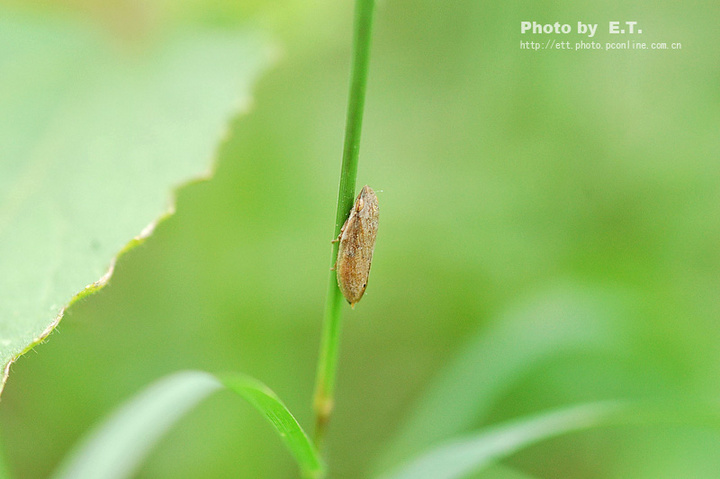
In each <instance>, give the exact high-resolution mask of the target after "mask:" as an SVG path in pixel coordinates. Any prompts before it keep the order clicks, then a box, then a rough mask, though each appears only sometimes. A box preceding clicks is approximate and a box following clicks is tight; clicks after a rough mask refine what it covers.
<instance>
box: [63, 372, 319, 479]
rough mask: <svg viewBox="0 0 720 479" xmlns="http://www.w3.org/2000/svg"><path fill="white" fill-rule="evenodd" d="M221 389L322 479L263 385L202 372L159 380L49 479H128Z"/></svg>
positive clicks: (296, 429)
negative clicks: (261, 419)
mask: <svg viewBox="0 0 720 479" xmlns="http://www.w3.org/2000/svg"><path fill="white" fill-rule="evenodd" d="M223 387H226V388H227V389H230V390H231V391H233V392H235V393H237V394H239V395H240V396H241V397H243V398H244V399H246V400H247V401H248V402H249V403H250V404H252V405H253V406H254V407H255V408H256V409H257V410H258V411H260V412H261V413H263V414H264V415H265V417H266V418H267V419H268V420H269V421H270V422H271V424H272V425H273V427H274V428H275V430H276V431H277V432H278V433H279V435H280V438H281V439H282V441H283V442H284V443H285V445H286V446H287V447H288V449H290V452H291V453H292V454H293V456H295V458H296V460H297V462H298V464H299V465H300V468H301V470H302V471H303V474H304V476H305V477H307V478H317V477H320V476H321V474H322V469H323V468H322V464H321V462H320V459H319V457H318V455H317V454H316V453H315V449H314V448H313V446H312V445H311V444H310V441H309V440H308V438H307V435H306V434H305V432H304V431H303V430H302V428H301V427H300V425H299V424H298V423H297V421H296V420H295V418H294V417H293V416H292V414H290V412H289V411H288V410H287V408H286V407H285V405H284V404H283V403H282V402H281V401H280V399H278V398H277V396H276V395H275V394H274V393H273V392H272V391H271V390H270V389H269V388H267V387H266V386H265V385H264V384H262V383H261V382H259V381H256V380H254V379H252V378H249V377H246V376H242V375H223V376H220V377H216V376H213V375H212V374H209V373H205V372H202V371H183V372H179V373H175V374H173V375H170V376H167V377H165V378H162V379H160V380H159V381H157V382H155V383H154V384H152V385H150V386H149V387H148V388H147V389H145V390H144V391H142V392H141V393H140V394H138V395H137V396H136V397H134V398H133V399H131V400H130V401H129V402H128V403H126V404H125V405H123V406H122V407H121V408H120V409H118V410H117V411H116V412H115V413H113V414H112V415H111V416H110V418H108V419H107V420H106V421H105V422H104V423H102V424H101V425H100V426H99V427H98V428H97V429H95V431H93V432H91V433H90V435H89V436H88V437H87V438H86V439H85V440H84V441H82V442H81V444H79V445H78V446H77V447H76V448H75V450H74V451H72V452H71V453H70V454H69V455H68V457H67V458H66V460H65V462H64V463H63V464H61V465H60V467H59V468H58V470H57V472H56V473H55V475H54V476H53V478H54V479H70V478H72V479H85V478H87V479H121V478H127V477H131V476H132V475H133V474H134V473H135V472H136V471H137V469H138V468H139V466H140V465H141V463H142V461H143V460H144V459H145V458H146V457H147V455H148V454H149V453H150V451H151V450H152V448H153V447H154V446H155V444H156V443H157V442H158V441H159V440H160V439H161V438H162V436H163V435H164V434H165V433H166V432H167V431H168V429H170V427H172V426H173V424H175V423H176V422H177V421H178V420H179V419H181V418H182V417H183V416H184V415H185V414H187V413H188V412H189V411H190V410H191V409H192V408H193V407H194V406H196V405H197V404H198V403H199V402H200V401H202V400H203V399H205V398H207V397H208V396H209V395H210V394H212V393H214V392H216V391H218V390H220V389H223Z"/></svg>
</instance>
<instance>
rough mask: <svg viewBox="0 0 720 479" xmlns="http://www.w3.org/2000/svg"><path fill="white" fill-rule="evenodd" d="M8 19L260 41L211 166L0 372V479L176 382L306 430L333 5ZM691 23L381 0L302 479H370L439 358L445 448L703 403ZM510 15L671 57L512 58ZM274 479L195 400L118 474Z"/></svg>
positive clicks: (642, 11) (665, 6) (719, 245)
mask: <svg viewBox="0 0 720 479" xmlns="http://www.w3.org/2000/svg"><path fill="white" fill-rule="evenodd" d="M11 3H14V4H15V5H16V6H18V5H20V3H22V8H31V9H34V10H42V11H45V10H48V11H50V12H56V13H58V14H60V13H62V14H63V15H65V14H67V13H68V12H71V13H72V14H73V15H81V16H85V17H87V18H89V19H90V20H91V21H94V22H98V23H100V24H102V25H105V27H106V28H108V29H110V30H117V31H118V32H119V33H118V35H123V34H127V32H128V31H130V32H136V31H138V30H149V31H152V30H153V29H161V28H165V27H166V26H167V25H172V24H177V23H188V24H197V25H201V26H203V27H211V28H225V29H227V28H244V27H246V26H251V27H253V28H257V27H258V26H260V27H262V28H265V29H267V30H268V31H269V32H270V33H271V34H272V35H274V36H275V38H276V39H277V42H278V45H279V47H280V48H281V51H282V55H281V57H280V59H279V60H278V62H277V65H276V67H275V68H274V69H273V70H272V71H271V72H270V73H269V74H267V75H266V76H265V77H264V78H263V79H262V80H261V81H260V83H259V84H258V85H257V87H256V93H255V105H254V109H253V110H252V111H251V112H250V113H249V114H247V115H245V116H242V117H240V118H238V119H237V120H236V121H234V122H233V124H232V126H231V131H230V133H229V135H228V139H227V141H226V142H225V143H224V144H223V145H221V147H220V149H219V162H218V168H217V173H216V175H215V177H214V178H213V179H211V180H209V181H206V182H199V183H194V184H191V185H189V186H187V187H185V188H183V189H182V190H181V191H180V192H179V195H178V204H177V213H176V214H175V215H174V216H173V217H171V218H170V219H169V220H167V221H165V222H164V223H162V224H161V225H160V226H159V227H158V228H157V230H156V232H155V234H154V235H153V237H151V238H150V239H149V240H148V241H147V242H145V243H144V244H142V245H141V246H140V247H138V248H136V249H134V250H132V251H131V252H130V253H129V254H126V255H125V256H123V257H122V258H121V260H120V261H119V264H118V266H117V268H116V271H115V275H114V276H113V278H112V280H111V282H110V285H109V287H107V288H105V289H104V290H103V291H101V292H100V293H99V294H95V295H93V296H91V297H89V298H87V299H85V300H83V301H82V302H80V303H79V304H76V305H75V306H73V307H72V308H71V309H70V310H69V311H68V312H67V314H66V317H65V318H64V319H63V320H62V322H61V324H60V326H59V327H58V329H57V331H56V332H55V333H54V334H52V335H51V336H50V338H49V340H48V341H47V343H46V344H43V345H40V346H38V347H37V348H36V349H35V350H34V351H33V352H31V353H29V354H27V355H26V356H25V357H23V358H21V359H20V360H19V361H18V362H17V363H16V364H15V365H14V366H13V369H12V374H11V376H10V379H9V382H8V385H7V387H6V390H5V392H4V394H3V397H2V403H1V404H0V427H1V428H2V430H1V433H2V438H3V442H4V446H5V449H6V456H7V458H8V463H9V465H10V468H11V469H12V470H13V472H14V473H15V476H16V477H18V478H37V477H44V476H46V475H47V474H48V473H49V472H50V471H51V470H52V469H53V467H54V466H55V465H56V464H57V462H58V461H59V460H60V458H61V457H62V456H63V454H65V453H66V452H67V450H68V449H69V447H70V446H71V445H72V444H73V443H74V442H75V441H76V440H77V439H78V438H79V436H80V435H81V434H82V433H83V432H84V431H86V430H87V429H88V428H89V427H90V426H91V425H92V424H94V423H95V422H96V421H98V420H99V419H100V418H101V417H102V416H103V415H105V414H106V413H108V412H109V411H111V410H112V409H113V408H114V407H115V406H117V405H118V404H119V403H120V402H121V401H122V400H123V399H126V398H128V397H129V396H130V395H132V394H133V393H135V392H137V391H138V390H140V389H141V388H142V387H143V386H145V385H147V384H148V383H150V382H152V381H153V380H154V379H156V378H158V377H160V376H162V375H164V374H167V373H170V372H173V371H176V370H179V369H185V368H200V369H206V370H211V371H224V370H236V371H243V372H245V373H248V374H250V375H253V376H255V377H257V378H259V379H261V380H262V381H264V382H265V383H267V384H268V385H269V386H270V387H271V388H273V389H274V390H275V391H276V392H277V393H278V395H279V396H280V397H281V398H282V399H283V400H284V401H285V402H286V404H287V405H288V407H289V408H290V410H291V411H293V413H294V414H295V415H296V416H297V417H298V419H299V421H300V422H301V424H303V425H304V426H305V427H306V428H310V425H311V422H312V417H311V395H312V391H313V381H314V373H315V361H316V357H317V349H318V343H319V337H320V326H321V317H322V311H323V305H324V299H325V298H324V294H325V289H326V282H327V276H328V267H329V263H330V258H329V255H330V239H331V236H332V230H333V224H332V222H333V218H334V214H335V212H334V209H335V200H336V195H337V183H338V174H339V169H340V153H341V149H342V136H343V128H344V111H345V105H346V96H347V83H348V76H349V62H350V41H351V25H352V2H350V1H343V2H331V1H329V0H325V1H320V0H318V1H315V2H290V1H288V2H262V1H260V0H257V1H254V2H230V1H221V0H213V1H209V2H201V1H186V2H160V1H158V2H155V3H151V2H148V3H147V4H144V3H139V2H131V1H129V0H128V1H119V0H115V1H113V2H97V3H94V2H91V1H89V0H86V1H79V0H78V1H72V2H70V1H69V2H62V3H57V2H31V3H30V4H29V3H28V2H11ZM28 5H30V7H28ZM18 8H19V7H18ZM718 18H720V4H718V3H717V2H710V1H706V2H701V1H696V2H683V3H682V4H679V3H677V2H670V1H663V2H619V1H613V2H587V1H582V2H561V3H557V2H535V1H533V2H531V1H522V2H510V3H500V2H481V1H477V0H464V1H458V2H436V1H431V0H418V1H407V0H396V1H390V0H386V1H382V2H380V3H379V5H378V8H377V11H376V23H375V34H374V41H373V52H372V60H371V69H370V81H369V87H368V88H369V89H368V96H367V104H366V116H365V128H364V132H363V144H362V148H361V159H360V168H359V172H358V182H359V185H358V186H362V185H363V184H369V185H371V186H372V187H373V188H374V189H375V191H378V196H379V202H380V210H381V212H380V231H379V235H378V243H377V247H376V250H375V257H374V265H373V272H372V275H371V280H370V282H369V286H368V290H367V293H366V296H365V298H364V300H363V301H362V302H361V303H360V304H359V305H358V306H357V307H356V309H355V310H354V311H350V310H349V308H348V310H347V312H346V315H345V324H344V331H343V338H342V348H341V359H340V371H339V379H338V395H337V398H336V399H337V400H336V405H337V407H336V413H335V416H334V417H333V420H332V425H331V430H330V435H329V438H328V458H329V463H330V470H331V476H330V477H337V478H362V477H368V476H369V475H370V474H371V472H372V471H375V470H377V468H378V467H381V466H379V464H383V461H384V459H383V454H388V451H390V450H392V447H394V446H392V445H393V444H395V441H397V440H398V439H397V438H398V437H399V436H402V435H403V432H402V431H404V430H406V428H407V427H408V426H406V425H407V424H408V423H409V422H412V421H413V417H417V416H416V415H417V414H420V413H418V412H417V411H418V408H417V407H416V406H415V405H416V404H418V401H422V398H423V397H425V396H426V394H428V392H429V391H432V390H433V388H436V387H439V386H437V385H438V381H439V379H438V378H442V377H443V375H444V374H447V373H446V372H444V371H447V368H449V367H455V368H460V369H462V370H463V371H465V373H464V375H461V376H458V378H457V380H456V381H455V383H454V387H455V388H456V393H457V401H458V403H464V404H469V405H470V406H469V407H470V408H471V409H472V406H473V404H475V403H477V407H478V411H477V413H476V414H474V415H472V418H471V420H469V421H465V422H464V423H463V424H461V426H460V427H461V430H462V431H464V432H467V431H472V430H474V429H477V428H478V427H481V426H483V425H487V424H492V423H495V422H498V421H501V420H505V419H509V418H516V417H518V416H521V415H524V414H528V413H532V412H538V411H542V410H544V409H546V408H550V407H555V406H561V405H565V404H573V403H576V402H580V401H591V400H598V399H607V398H654V397H671V398H681V399H687V400H691V399H693V398H710V399H715V398H717V396H718V394H720V381H718V378H719V377H720V325H719V324H718V318H719V317H720V314H719V313H720V295H718V287H719V286H720V241H719V240H720V188H719V186H718V185H720V162H719V161H718V152H719V151H720V89H719V88H718V87H719V86H720V36H719V34H718V30H717V19H718ZM523 20H537V21H539V22H543V23H546V22H547V23H553V22H555V21H560V22H561V23H562V22H565V23H570V24H576V23H577V22H578V21H584V22H590V23H599V24H600V29H601V33H599V34H598V35H597V37H599V38H596V41H599V42H602V43H604V42H605V41H607V40H608V37H609V36H608V35H607V33H606V32H602V30H603V29H604V28H605V25H606V24H607V22H608V21H610V20H621V21H625V20H636V21H638V22H640V24H641V25H642V28H643V30H644V31H645V34H644V38H643V40H644V41H648V42H652V41H664V42H682V44H683V49H682V50H680V51H641V52H638V51H618V52H610V51H585V52H573V51H539V52H532V51H527V50H521V49H520V48H519V44H520V41H521V40H527V39H528V38H523V36H521V35H520V28H519V26H520V22H521V21H523ZM579 39H580V37H578V36H577V35H574V34H573V35H568V38H567V40H569V41H571V42H574V41H577V40H579ZM68 299H69V298H68ZM568 331H570V333H569V332H568ZM488 338H490V339H488ZM493 338H494V339H497V340H492V339H493ZM558 338H560V339H558ZM490 352H491V353H492V354H490ZM450 365H454V366H450ZM513 365H515V366H513ZM478 382H480V383H481V386H482V384H485V383H486V384H488V388H487V389H483V388H482V387H481V388H480V389H477V383H478ZM455 407H456V404H455V403H454V402H446V403H445V409H444V410H442V411H438V412H437V423H438V427H441V426H442V424H441V423H443V422H445V421H452V420H453V419H452V417H453V412H454V411H455ZM480 409H482V411H481V412H480V411H479V410H480ZM448 418H449V419H448ZM408 441H409V442H413V441H416V442H418V445H417V447H418V448H419V449H422V448H421V447H420V446H422V445H423V444H422V443H423V441H424V439H423V438H422V437H413V438H411V439H408ZM425 445H427V444H425ZM408 447H409V448H410V449H412V447H411V446H408ZM718 447H720V434H718V433H717V432H713V431H711V430H704V429H700V428H692V427H685V426H679V425H678V426H672V427H667V426H666V427H660V426H655V427H621V428H609V429H603V430H599V431H590V432H584V433H580V434H575V435H572V436H570V437H566V438H559V439H554V440H552V441H548V442H545V443H543V444H540V445H537V446H534V447H532V448H530V449H528V450H526V451H524V452H521V453H520V454H518V455H515V456H513V457H512V458H511V459H509V460H507V461H505V466H507V467H508V468H514V469H516V470H517V471H518V472H517V477H524V476H522V475H521V474H526V475H527V476H529V477H547V478H550V477H553V478H554V477H562V478H578V479H579V478H628V477H633V478H653V479H658V478H677V477H693V478H717V477H720V456H718V455H717V454H716V451H717V450H718ZM410 449H409V450H410ZM415 452H417V451H415ZM385 460H387V461H390V462H392V461H391V460H390V459H385ZM295 469H296V467H295V465H294V463H293V462H292V459H291V458H290V457H289V455H288V454H287V453H286V451H285V450H283V448H282V446H281V444H280V442H279V441H278V439H277V438H276V437H275V435H274V432H272V431H271V429H270V428H269V427H268V426H267V424H265V422H264V420H263V418H261V417H258V416H257V414H256V413H255V412H254V411H252V410H251V409H250V408H249V407H247V406H246V405H245V404H242V403H241V402H239V401H238V400H237V399H236V398H235V397H233V396H232V395H231V394H220V395H218V396H217V397H214V398H212V399H211V400H210V401H208V402H207V403H205V404H203V405H202V406H201V407H200V408H199V409H198V410H197V411H195V412H194V413H192V415H191V416H190V417H188V418H187V420H185V421H184V422H182V423H181V425H180V426H179V427H178V428H176V429H174V430H173V431H172V433H171V434H170V436H169V437H168V438H167V439H166V440H165V441H164V442H163V443H162V444H161V446H160V447H159V449H158V450H157V451H156V452H155V453H154V454H153V455H152V457H151V459H150V460H149V462H148V463H147V464H146V465H145V466H144V468H143V470H142V471H141V473H140V476H139V477H147V478H150V477H173V478H197V477H248V478H256V477H257V478H274V477H278V478H280V477H294V475H295V474H296V472H295ZM501 473H502V474H505V475H504V476H502V477H509V476H508V475H507V474H510V472H509V469H507V470H502V471H501V470H500V469H498V470H495V471H489V472H487V473H484V474H483V475H480V476H478V477H501V475H500V474H501ZM513 477H515V476H513Z"/></svg>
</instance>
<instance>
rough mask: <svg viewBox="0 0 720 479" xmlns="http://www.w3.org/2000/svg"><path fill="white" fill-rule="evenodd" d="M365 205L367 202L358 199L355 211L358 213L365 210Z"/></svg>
mask: <svg viewBox="0 0 720 479" xmlns="http://www.w3.org/2000/svg"><path fill="white" fill-rule="evenodd" d="M364 205H365V202H364V201H363V199H362V198H358V200H357V202H356V203H355V209H356V210H357V211H360V210H361V209H363V206H364Z"/></svg>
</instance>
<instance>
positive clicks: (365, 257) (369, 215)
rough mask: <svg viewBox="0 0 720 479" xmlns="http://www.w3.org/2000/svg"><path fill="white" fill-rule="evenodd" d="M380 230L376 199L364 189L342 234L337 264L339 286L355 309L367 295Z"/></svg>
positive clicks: (370, 189)
mask: <svg viewBox="0 0 720 479" xmlns="http://www.w3.org/2000/svg"><path fill="white" fill-rule="evenodd" d="M377 228H378V200H377V196H375V192H374V191H373V190H372V188H370V187H369V186H367V185H365V186H363V189H362V191H360V194H359V195H358V197H357V199H356V200H355V204H354V205H353V207H352V210H350V216H348V219H347V220H346V221H345V224H344V225H343V227H342V229H341V230H340V236H339V237H338V240H339V241H340V247H339V248H338V255H337V262H336V263H335V269H336V273H337V281H338V286H339V287H340V291H341V292H342V294H343V296H345V299H347V302H348V303H350V306H352V307H355V303H357V302H358V301H360V298H362V295H363V293H365V287H366V286H367V280H368V275H369V274H370V264H371V263H372V255H373V249H374V248H375V236H377Z"/></svg>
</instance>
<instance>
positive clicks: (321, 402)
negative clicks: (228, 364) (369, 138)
mask: <svg viewBox="0 0 720 479" xmlns="http://www.w3.org/2000/svg"><path fill="white" fill-rule="evenodd" d="M374 6H375V5H374V0H357V1H356V2H355V26H354V39H353V62H352V72H351V79H350V96H349V99H348V109H347V120H346V124H345V144H344V147H343V158H342V170H341V172H340V188H339V191H338V202H337V214H336V216H335V234H334V237H335V238H336V237H337V236H338V235H339V234H340V229H341V228H342V225H343V224H344V223H345V220H346V219H347V216H348V214H349V212H350V208H352V205H353V200H354V198H355V180H356V178H357V165H358V154H359V152H360V132H361V130H362V119H363V111H364V105H365V90H366V85H367V76H368V63H369V60H370V37H371V30H372V17H373V8H374ZM337 253H338V243H333V247H332V259H331V263H330V264H331V265H332V266H334V265H335V260H336V258H337ZM342 303H343V296H342V293H340V290H339V289H338V285H337V278H336V275H335V271H334V269H333V270H332V271H331V272H330V280H329V282H328V293H327V301H326V303H325V316H324V318H323V332H322V342H321V344H320V357H319V359H318V369H317V380H316V384H315V400H314V409H315V436H314V440H315V445H316V446H317V447H318V449H319V448H320V447H321V446H322V443H323V439H324V437H325V433H326V430H327V425H328V421H329V419H330V414H331V413H332V409H333V402H334V391H335V376H336V371H337V362H338V350H339V346H340V330H341V323H342Z"/></svg>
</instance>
